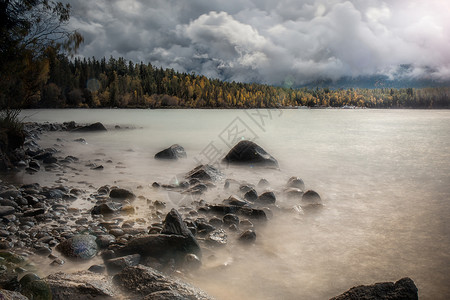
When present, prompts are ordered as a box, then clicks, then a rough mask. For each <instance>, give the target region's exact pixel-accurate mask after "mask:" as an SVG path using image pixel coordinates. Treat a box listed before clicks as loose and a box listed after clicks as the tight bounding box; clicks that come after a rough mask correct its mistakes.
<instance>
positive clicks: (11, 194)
mask: <svg viewBox="0 0 450 300" xmlns="http://www.w3.org/2000/svg"><path fill="white" fill-rule="evenodd" d="M20 196H22V193H21V192H20V191H18V190H14V189H11V190H6V191H2V192H0V197H2V198H4V199H16V198H19V197H20Z"/></svg>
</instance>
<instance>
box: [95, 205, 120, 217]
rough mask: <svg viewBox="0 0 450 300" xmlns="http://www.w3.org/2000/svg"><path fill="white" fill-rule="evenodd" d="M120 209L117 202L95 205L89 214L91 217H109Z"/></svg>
mask: <svg viewBox="0 0 450 300" xmlns="http://www.w3.org/2000/svg"><path fill="white" fill-rule="evenodd" d="M121 209H122V204H121V203H117V202H106V203H102V204H99V205H95V206H94V207H93V208H92V210H91V214H93V215H109V214H113V213H116V212H119V211H120V210H121Z"/></svg>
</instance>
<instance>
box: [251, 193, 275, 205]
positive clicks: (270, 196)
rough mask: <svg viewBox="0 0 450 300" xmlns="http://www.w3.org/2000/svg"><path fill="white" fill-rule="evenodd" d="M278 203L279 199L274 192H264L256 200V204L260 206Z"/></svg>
mask: <svg viewBox="0 0 450 300" xmlns="http://www.w3.org/2000/svg"><path fill="white" fill-rule="evenodd" d="M276 201H277V197H275V194H274V193H273V192H264V193H262V194H261V195H259V197H258V199H256V200H255V202H256V203H259V204H263V205H265V204H275V202H276Z"/></svg>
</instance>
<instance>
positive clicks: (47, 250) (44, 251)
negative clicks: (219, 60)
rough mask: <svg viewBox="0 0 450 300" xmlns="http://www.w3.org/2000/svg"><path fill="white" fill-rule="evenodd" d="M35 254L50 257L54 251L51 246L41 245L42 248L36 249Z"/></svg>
mask: <svg viewBox="0 0 450 300" xmlns="http://www.w3.org/2000/svg"><path fill="white" fill-rule="evenodd" d="M34 252H35V253H36V254H37V255H41V256H48V255H49V254H50V253H52V249H50V247H49V246H45V245H41V246H37V247H35V250H34Z"/></svg>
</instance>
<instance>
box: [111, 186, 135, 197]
mask: <svg viewBox="0 0 450 300" xmlns="http://www.w3.org/2000/svg"><path fill="white" fill-rule="evenodd" d="M109 197H111V198H116V199H121V200H125V199H134V198H136V195H135V194H133V193H132V192H131V191H128V190H126V189H120V188H116V189H112V190H111V192H109Z"/></svg>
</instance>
